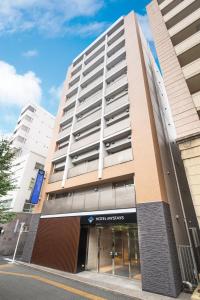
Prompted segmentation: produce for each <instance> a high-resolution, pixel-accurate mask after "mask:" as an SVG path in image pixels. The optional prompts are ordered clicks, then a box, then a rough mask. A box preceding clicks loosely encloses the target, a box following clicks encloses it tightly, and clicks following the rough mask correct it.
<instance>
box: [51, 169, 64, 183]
mask: <svg viewBox="0 0 200 300" xmlns="http://www.w3.org/2000/svg"><path fill="white" fill-rule="evenodd" d="M63 174H64V172H63V171H61V172H56V173H53V174H51V175H50V176H49V183H53V182H56V181H61V180H62V178H63Z"/></svg>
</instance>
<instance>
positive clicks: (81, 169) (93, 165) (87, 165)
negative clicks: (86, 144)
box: [68, 159, 98, 177]
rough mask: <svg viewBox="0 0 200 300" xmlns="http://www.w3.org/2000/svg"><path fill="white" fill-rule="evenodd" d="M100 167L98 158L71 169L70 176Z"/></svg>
mask: <svg viewBox="0 0 200 300" xmlns="http://www.w3.org/2000/svg"><path fill="white" fill-rule="evenodd" d="M97 169H98V159H96V160H92V161H87V162H84V163H81V164H79V165H77V166H75V167H73V168H70V169H69V173H68V177H74V176H78V175H81V174H84V173H88V172H92V171H95V170H97Z"/></svg>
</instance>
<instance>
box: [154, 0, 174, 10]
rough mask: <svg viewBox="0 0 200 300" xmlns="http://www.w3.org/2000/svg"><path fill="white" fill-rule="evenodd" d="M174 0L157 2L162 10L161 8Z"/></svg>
mask: <svg viewBox="0 0 200 300" xmlns="http://www.w3.org/2000/svg"><path fill="white" fill-rule="evenodd" d="M173 1H174V0H165V1H162V3H159V1H158V4H159V7H160V10H162V9H163V8H165V7H166V6H167V5H169V4H170V3H171V2H173Z"/></svg>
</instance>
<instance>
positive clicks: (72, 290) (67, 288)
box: [0, 271, 106, 300]
mask: <svg viewBox="0 0 200 300" xmlns="http://www.w3.org/2000/svg"><path fill="white" fill-rule="evenodd" d="M0 274H4V275H11V276H19V277H25V278H32V279H35V280H38V281H41V282H44V283H47V284H49V285H52V286H55V287H57V288H60V289H63V290H65V291H67V292H70V293H72V294H75V295H79V296H82V297H84V298H86V299H91V300H106V299H105V298H102V297H99V296H96V295H93V294H90V293H88V292H84V291H81V290H78V289H76V288H73V287H70V286H68V285H65V284H62V283H59V282H56V281H53V280H50V279H47V278H45V277H41V276H37V275H29V274H23V273H15V272H5V271H0Z"/></svg>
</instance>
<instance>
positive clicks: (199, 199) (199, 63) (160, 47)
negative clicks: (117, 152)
mask: <svg viewBox="0 0 200 300" xmlns="http://www.w3.org/2000/svg"><path fill="white" fill-rule="evenodd" d="M147 11H148V15H149V18H150V24H151V28H152V31H153V36H154V39H155V44H156V50H157V53H158V58H159V62H160V66H161V69H162V72H163V77H164V83H165V87H166V91H167V95H168V99H169V103H170V107H171V111H172V116H173V121H174V124H175V128H176V137H177V142H178V144H179V148H180V151H181V156H182V159H183V163H184V166H185V170H186V175H187V180H188V183H189V187H190V191H191V194H192V199H193V204H194V207H195V211H196V215H197V218H198V221H199V224H200V209H199V207H200V189H199V187H200V176H199V174H200V163H199V161H200V147H199V144H200V137H199V136H200V119H199V117H200V1H198V0H196V1H194V0H184V1H180V0H158V1H157V0H153V1H152V2H151V3H150V4H149V5H148V6H147Z"/></svg>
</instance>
